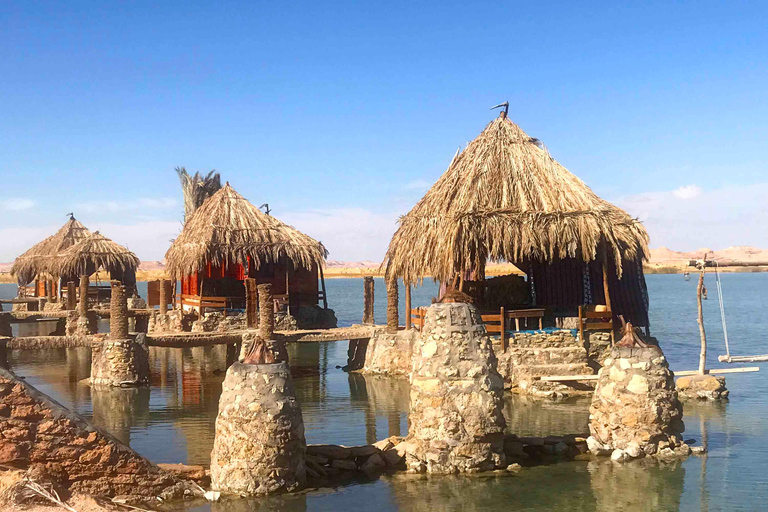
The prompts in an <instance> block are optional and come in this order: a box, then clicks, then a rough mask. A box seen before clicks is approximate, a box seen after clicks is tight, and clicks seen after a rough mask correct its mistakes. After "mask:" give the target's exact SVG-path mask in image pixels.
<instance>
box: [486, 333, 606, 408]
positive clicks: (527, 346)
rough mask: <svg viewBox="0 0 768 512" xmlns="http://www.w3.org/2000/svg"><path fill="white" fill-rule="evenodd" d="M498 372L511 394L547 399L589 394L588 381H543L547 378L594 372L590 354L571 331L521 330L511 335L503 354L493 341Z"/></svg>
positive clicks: (497, 341) (591, 387)
mask: <svg viewBox="0 0 768 512" xmlns="http://www.w3.org/2000/svg"><path fill="white" fill-rule="evenodd" d="M494 351H495V352H496V357H497V358H498V370H499V373H500V374H501V376H502V377H503V378H504V387H505V388H506V389H509V390H510V391H513V392H518V393H524V394H528V395H534V396H539V397H546V398H565V397H568V396H575V395H576V396H578V395H589V394H591V393H592V392H593V391H594V383H590V382H567V383H559V382H542V381H540V380H538V379H539V378H540V377H543V376H549V375H592V374H594V373H595V371H594V370H593V364H591V361H590V357H589V352H588V351H587V349H586V348H585V346H584V344H583V343H582V342H581V341H579V339H578V336H577V334H576V332H575V331H574V330H570V329H558V330H552V331H548V330H547V331H521V332H515V333H513V335H512V336H510V340H509V346H508V347H507V351H506V352H504V351H503V350H502V347H501V342H500V340H498V339H495V340H494Z"/></svg>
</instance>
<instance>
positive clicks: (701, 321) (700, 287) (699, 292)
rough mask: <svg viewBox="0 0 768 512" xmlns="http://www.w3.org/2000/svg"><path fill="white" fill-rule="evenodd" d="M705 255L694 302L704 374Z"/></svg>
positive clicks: (701, 365) (700, 361)
mask: <svg viewBox="0 0 768 512" xmlns="http://www.w3.org/2000/svg"><path fill="white" fill-rule="evenodd" d="M705 262H706V256H705V257H704V261H702V263H701V265H700V266H699V270H700V273H699V284H698V286H697V287H696V302H697V303H698V306H699V317H698V319H697V320H698V322H699V334H700V335H701V354H700V355H699V373H700V374H701V375H704V373H706V368H707V333H706V332H705V331H704V307H703V304H702V302H701V298H702V294H703V292H704V270H705V269H706V266H705V265H706V263H705Z"/></svg>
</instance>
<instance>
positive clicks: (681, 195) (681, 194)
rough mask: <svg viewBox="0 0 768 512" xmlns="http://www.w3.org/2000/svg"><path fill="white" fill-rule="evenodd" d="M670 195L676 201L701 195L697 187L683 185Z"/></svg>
mask: <svg viewBox="0 0 768 512" xmlns="http://www.w3.org/2000/svg"><path fill="white" fill-rule="evenodd" d="M672 195H673V196H675V197H676V198H678V199H693V198H694V197H698V196H700V195H701V187H699V186H698V185H685V186H683V187H680V188H676V189H675V190H673V191H672Z"/></svg>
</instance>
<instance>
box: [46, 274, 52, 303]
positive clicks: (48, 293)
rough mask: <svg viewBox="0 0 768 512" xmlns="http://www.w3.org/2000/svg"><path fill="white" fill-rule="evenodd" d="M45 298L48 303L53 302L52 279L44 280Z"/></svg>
mask: <svg viewBox="0 0 768 512" xmlns="http://www.w3.org/2000/svg"><path fill="white" fill-rule="evenodd" d="M45 296H46V297H47V298H48V302H53V279H46V280H45Z"/></svg>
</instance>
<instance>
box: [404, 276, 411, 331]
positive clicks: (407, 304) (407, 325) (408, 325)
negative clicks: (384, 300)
mask: <svg viewBox="0 0 768 512" xmlns="http://www.w3.org/2000/svg"><path fill="white" fill-rule="evenodd" d="M410 328H411V285H410V284H409V285H406V286H405V330H406V331H407V330H409V329H410Z"/></svg>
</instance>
